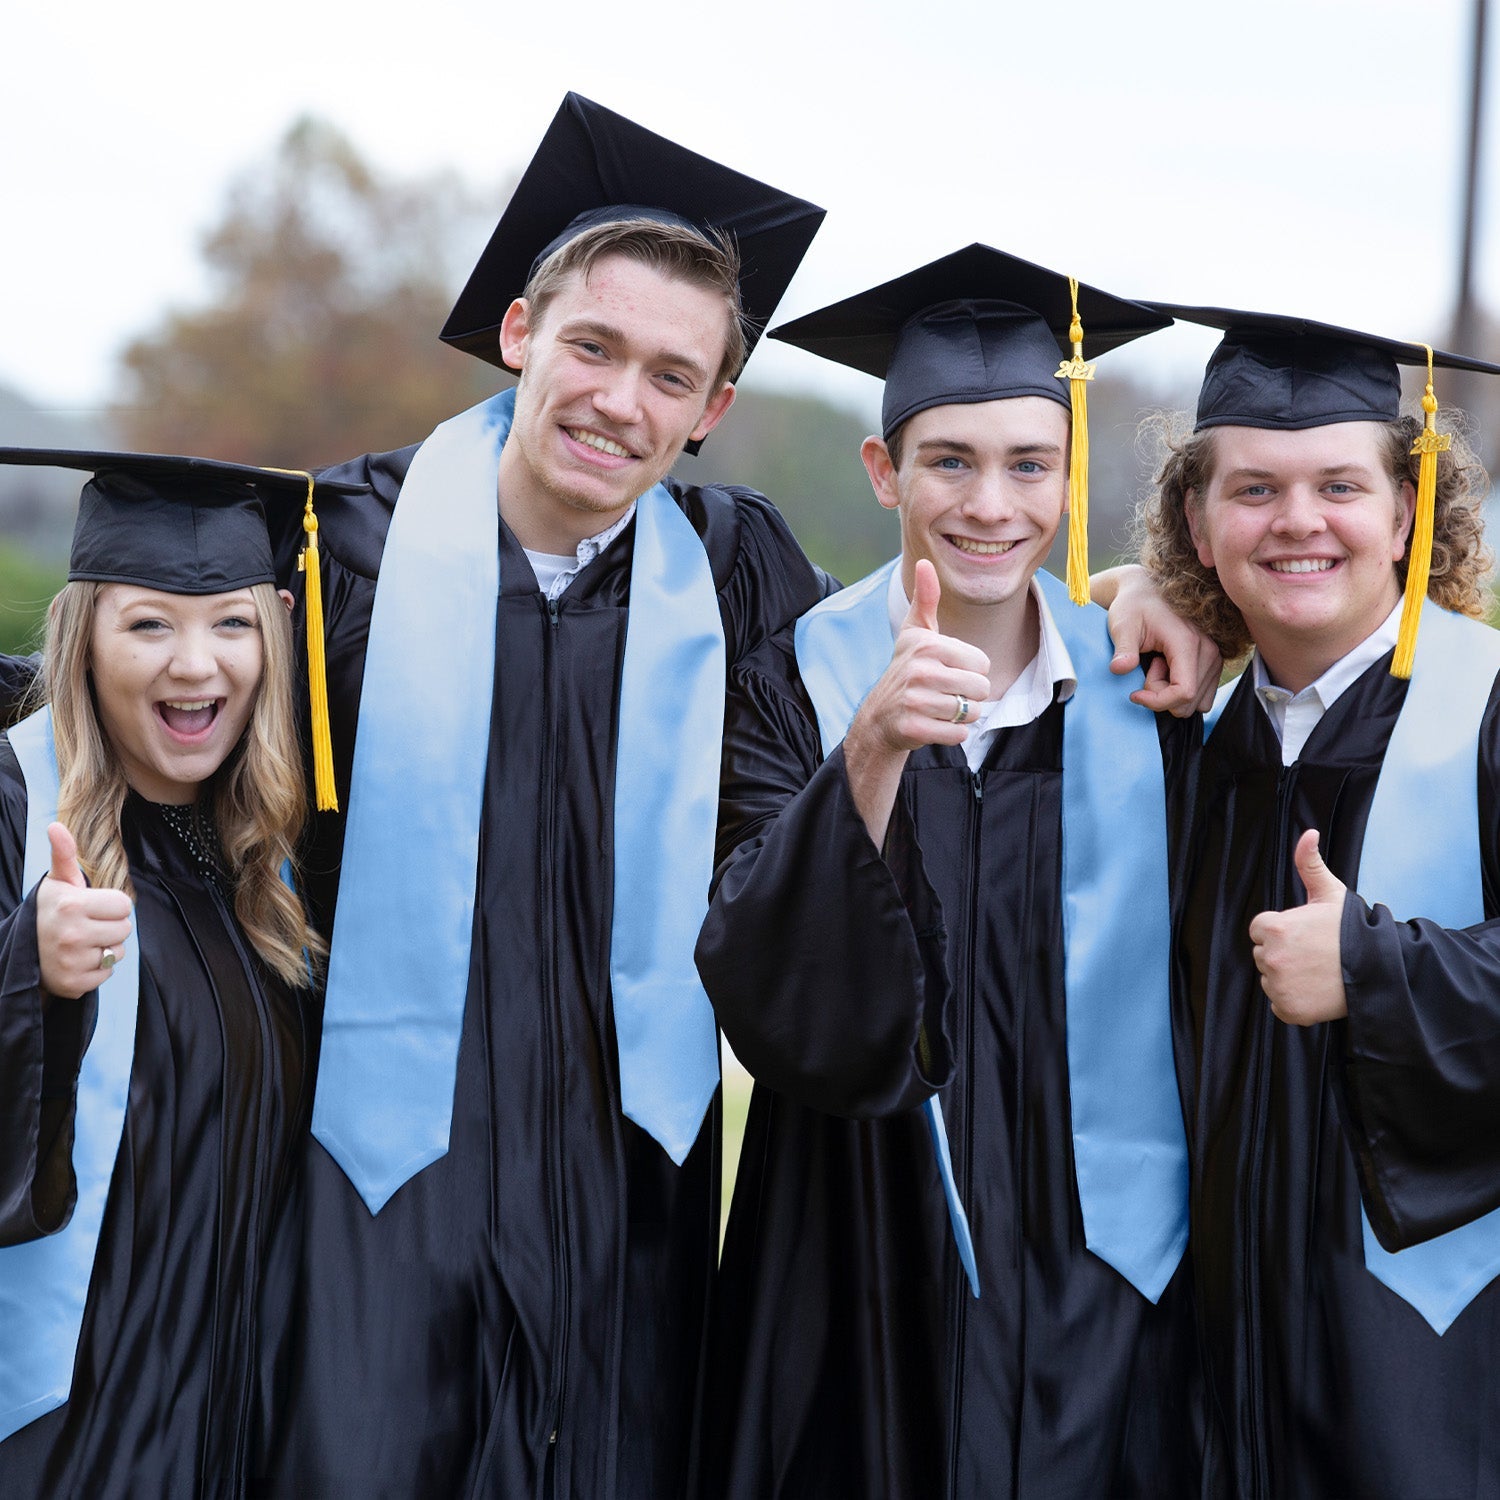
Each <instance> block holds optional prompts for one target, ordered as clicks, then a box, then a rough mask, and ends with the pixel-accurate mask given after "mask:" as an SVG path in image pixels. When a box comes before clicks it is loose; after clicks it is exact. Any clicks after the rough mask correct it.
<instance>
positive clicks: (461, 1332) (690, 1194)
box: [266, 450, 823, 1500]
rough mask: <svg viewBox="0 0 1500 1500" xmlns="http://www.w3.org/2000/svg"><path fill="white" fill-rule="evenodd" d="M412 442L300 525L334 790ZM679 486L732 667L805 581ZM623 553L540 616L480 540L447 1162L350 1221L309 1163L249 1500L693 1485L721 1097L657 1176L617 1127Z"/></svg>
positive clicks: (533, 598) (705, 492) (587, 573)
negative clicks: (460, 976) (319, 626)
mask: <svg viewBox="0 0 1500 1500" xmlns="http://www.w3.org/2000/svg"><path fill="white" fill-rule="evenodd" d="M412 451H413V450H405V451H403V452H401V453H397V454H393V455H382V456H375V457H371V458H367V459H365V460H359V461H356V462H355V463H353V464H351V465H349V466H347V467H346V468H345V469H343V470H340V471H337V474H338V477H340V478H344V477H350V478H354V479H360V480H365V479H368V480H369V481H370V482H371V483H372V484H373V485H374V487H375V493H374V495H372V496H356V497H353V499H352V500H346V501H338V502H335V503H334V504H332V505H324V506H322V507H320V515H321V519H322V531H321V536H322V541H323V546H324V549H325V557H326V559H327V560H326V563H325V569H324V595H325V600H326V601H327V605H328V619H329V650H328V660H329V693H330V698H331V701H332V728H333V743H334V746H335V751H336V754H337V755H338V757H339V764H338V781H339V786H340V790H341V792H342V791H344V790H346V789H347V786H348V766H349V761H350V758H351V755H352V750H353V743H354V728H355V723H356V716H357V708H358V698H359V693H360V686H361V679H362V672H363V658H364V643H365V637H366V630H367V627H368V621H369V614H370V607H371V602H372V599H373V595H374V576H375V574H376V572H377V571H378V567H379V558H380V550H381V547H382V545H383V542H384V534H385V527H386V524H387V523H388V519H389V514H390V509H391V507H392V505H393V504H394V499H395V496H396V493H397V491H398V489H399V485H400V481H401V478H402V476H403V475H404V473H405V471H406V467H407V465H408V464H409V462H410V460H411V454H412ZM674 493H675V495H676V496H677V498H678V501H679V503H680V504H681V505H682V506H683V509H684V511H685V512H686V514H687V515H688V517H689V518H690V519H691V520H692V522H693V524H694V525H695V527H696V528H697V529H698V531H699V532H700V534H702V535H704V536H705V538H706V542H707V549H708V552H709V556H710V559H711V562H712V564H713V570H714V577H715V580H716V583H717V584H718V587H719V600H720V606H721V610H722V615H723V621H724V628H725V633H726V641H727V646H728V652H729V659H730V661H731V662H733V661H734V660H735V659H736V658H737V657H738V655H739V654H740V653H741V652H742V651H743V650H744V649H746V648H747V647H748V646H750V645H753V644H755V643H756V642H758V641H759V640H760V639H762V638H763V637H764V635H765V634H766V633H767V630H768V628H770V627H773V626H779V625H780V624H781V623H783V622H784V621H786V620H787V619H790V618H792V617H794V616H795V615H796V614H798V613H800V612H801V611H802V610H804V609H806V608H807V607H808V606H809V605H811V604H812V603H813V602H815V600H816V599H817V598H818V597H819V596H820V594H821V592H822V589H823V580H822V578H821V575H819V574H816V573H815V571H814V570H813V568H812V567H811V565H810V564H809V563H808V562H807V561H806V559H805V558H804V557H803V556H802V554H801V552H800V550H798V548H797V546H796V544H795V542H794V541H793V540H792V537H791V534H790V532H789V531H788V530H787V528H786V525H785V523H784V522H783V521H782V520H781V518H780V516H779V515H778V514H777V513H776V511H775V510H774V508H772V507H771V506H770V505H769V504H768V503H767V502H766V501H765V500H764V499H762V498H761V497H760V496H758V495H754V494H752V493H750V492H748V491H742V490H734V491H728V490H722V489H696V488H694V489H686V488H681V487H676V488H674ZM633 539H634V527H633V526H631V527H628V528H627V529H626V532H625V533H623V534H622V535H621V536H620V537H619V538H617V539H616V541H615V542H614V543H613V544H612V545H611V546H609V547H608V548H607V549H606V550H605V551H604V552H603V553H602V554H601V555H600V556H599V557H598V558H597V559H596V560H595V561H594V562H593V563H592V564H591V565H590V566H589V567H588V568H586V569H585V570H584V571H583V573H581V574H580V575H579V577H578V578H577V579H575V580H574V582H573V583H572V584H571V585H570V586H569V588H568V589H567V591H566V592H565V593H564V594H563V595H562V596H561V598H560V599H559V600H558V602H557V603H556V605H555V606H553V607H550V608H549V606H548V603H547V600H546V599H545V598H544V596H542V595H541V594H540V593H539V592H538V591H537V587H536V581H535V578H534V577H533V575H532V573H531V570H530V567H529V565H528V564H527V562H526V558H525V554H524V553H523V552H522V551H521V550H520V548H519V547H518V546H517V545H516V543H515V540H514V538H513V537H512V536H511V535H510V533H509V531H508V529H506V528H503V527H502V541H501V563H500V578H501V597H500V600H499V606H498V611H497V620H496V625H495V629H496V632H497V645H496V660H495V696H494V704H495V707H494V713H493V717H492V721H491V729H490V751H489V761H488V768H487V771H486V785H485V800H484V811H483V821H482V825H481V836H480V854H479V875H478V891H479V894H478V900H477V903H476V910H475V922H474V946H473V961H472V970H471V977H470V984H469V994H468V1000H467V1003H466V1006H465V1011H464V1021H463V1030H462V1036H461V1041H460V1046H459V1058H458V1076H457V1082H456V1087H455V1099H454V1109H453V1123H452V1134H451V1144H450V1147H449V1151H448V1153H447V1155H445V1156H443V1157H442V1158H440V1159H439V1160H438V1161H436V1162H434V1163H433V1164H432V1165H430V1166H428V1167H426V1168H425V1169H424V1170H423V1171H421V1172H419V1173H418V1174H417V1175H416V1176H415V1177H414V1178H412V1179H411V1180H410V1181H408V1182H407V1183H406V1184H405V1185H404V1186H403V1187H401V1188H400V1189H399V1190H398V1191H397V1192H396V1193H395V1195H394V1196H393V1197H392V1198H391V1199H390V1201H389V1202H388V1203H387V1204H386V1205H385V1207H384V1208H382V1210H381V1212H380V1213H379V1215H378V1216H375V1217H373V1218H372V1217H371V1215H370V1212H369V1210H368V1209H367V1208H366V1207H365V1205H364V1203H363V1201H362V1200H361V1199H360V1198H359V1196H358V1194H357V1193H356V1192H355V1190H354V1188H353V1186H352V1185H351V1184H350V1183H349V1181H348V1180H347V1178H346V1177H345V1176H344V1174H343V1172H342V1170H341V1169H340V1168H339V1167H338V1166H337V1165H336V1164H335V1163H334V1161H333V1160H332V1158H331V1157H330V1156H328V1154H327V1153H326V1152H325V1151H324V1149H323V1147H322V1146H321V1145H320V1144H318V1143H317V1142H312V1143H311V1145H310V1152H309V1160H308V1176H307V1182H306V1187H307V1206H306V1215H307V1235H306V1252H305V1259H304V1265H303V1279H302V1292H301V1297H300V1304H299V1308H298V1315H299V1321H300V1335H299V1340H298V1345H297V1349H296V1354H295V1358H294V1359H293V1360H292V1361H291V1363H290V1365H289V1369H288V1374H287V1379H286V1382H285V1395H286V1398H287V1399H286V1402H285V1405H284V1408H283V1412H282V1417H281V1421H280V1423H279V1430H278V1431H277V1433H276V1440H275V1442H274V1444H273V1447H272V1451H271V1452H270V1453H268V1455H267V1456H266V1470H267V1479H266V1490H267V1492H268V1493H274V1494H277V1495H285V1496H296V1497H299V1500H300V1497H311V1496H339V1497H350V1500H352V1497H358V1500H373V1497H377V1496H391V1497H401V1500H407V1497H412V1496H419V1495H420V1496H443V1497H447V1496H466V1497H467V1496H475V1497H478V1496H504V1497H507V1500H510V1497H520V1496H533V1495H537V1496H539V1495H543V1494H556V1495H559V1496H564V1495H566V1496H579V1497H590V1500H592V1497H602V1496H611V1497H616V1496H619V1497H625V1496H638V1497H642V1500H669V1497H672V1496H676V1495H680V1494H683V1493H685V1492H686V1491H687V1489H688V1487H689V1483H690V1479H689V1475H690V1471H691V1466H692V1464H693V1462H694V1452H695V1445H696V1441H697V1417H698V1408H699V1394H700V1382H701V1377H702V1361H703V1348H704V1343H705V1338H706V1333H705V1325H706V1317H707V1307H708V1299H709V1288H710V1280H711V1277H712V1273H713V1269H714V1261H715V1254H716V1247H717V1234H718V1213H719V1208H718V1198H719V1185H718V1173H719V1131H720V1121H719V1111H718V1108H717V1105H715V1107H714V1109H713V1110H712V1112H711V1114H710V1116H709V1118H708V1119H707V1120H706V1121H705V1123H704V1127H703V1131H702V1134H701V1136H700V1138H699V1140H698V1143H697V1145H696V1146H695V1147H694V1149H693V1151H692V1152H691V1153H690V1155H689V1156H688V1158H687V1160H686V1162H685V1163H684V1164H683V1166H681V1167H676V1166H674V1165H673V1164H672V1162H671V1160H670V1158H669V1157H668V1156H667V1155H666V1153H665V1152H664V1151H663V1150H662V1149H661V1147H660V1146H659V1145H658V1144H657V1143H656V1142H655V1141H654V1140H652V1139H651V1138H650V1137H649V1136H648V1135H646V1134H645V1133H644V1132H643V1131H641V1130H639V1129H638V1128H637V1127H636V1126H635V1125H634V1124H632V1123H631V1122H629V1121H627V1120H626V1119H625V1118H624V1116H623V1115H622V1114H621V1112H620V1092H619V1078H618V1066H617V1059H616V1051H615V1038H614V1030H613V1020H612V1015H611V1010H610V988H609V937H610V920H611V908H612V889H613V870H612V859H611V850H612V840H611V834H610V829H611V820H612V803H613V796H614V752H615V742H616V715H617V701H618V694H619V676H620V669H621V665H622V661H623V652H624V643H625V627H626V619H627V606H628V604H629V598H630V561H631V548H632V543H633ZM289 540H290V541H291V542H295V541H296V538H295V537H293V538H291V539H289ZM487 625H488V622H485V627H484V628H487ZM476 628H480V623H479V622H476ZM412 644H413V649H414V650H430V651H433V652H443V651H451V650H461V649H463V643H462V642H454V641H431V642H413V643H412ZM318 825H319V832H320V834H321V835H322V836H323V837H324V838H325V839H326V840H327V841H328V842H327V846H326V847H324V848H322V849H320V850H314V852H313V854H312V856H311V857H310V860H309V864H310V867H311V874H310V879H311V882H312V886H313V890H314V894H315V895H317V894H319V893H321V896H322V900H323V903H324V907H325V909H327V906H328V902H329V901H330V900H331V897H332V894H333V878H332V877H333V876H335V875H336V868H335V861H336V842H337V838H338V837H339V836H340V833H341V829H340V825H339V820H337V819H334V818H329V817H321V818H319V819H318ZM320 874H321V875H322V876H325V877H329V878H326V879H321V880H320Z"/></svg>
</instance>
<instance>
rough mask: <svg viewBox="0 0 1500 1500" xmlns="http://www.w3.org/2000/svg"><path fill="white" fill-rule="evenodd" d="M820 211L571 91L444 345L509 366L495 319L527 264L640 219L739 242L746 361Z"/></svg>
mask: <svg viewBox="0 0 1500 1500" xmlns="http://www.w3.org/2000/svg"><path fill="white" fill-rule="evenodd" d="M823 213H824V210H823V209H821V208H819V207H818V206H817V205H816V204H813V203H808V202H805V201H804V200H803V199H801V198H793V197H792V196H791V195H790V194H787V193H783V192H781V191H780V190H779V189H777V188H773V187H768V186H767V185H766V184H765V183H763V182H757V181H756V180H755V178H753V177H746V176H745V175H744V174H743V173H741V172H735V171H732V170H731V169H730V168H728V167H725V166H721V165H720V164H719V163H718V162H716V161H710V160H709V158H708V157H706V156H699V155H698V153H697V152H695V151H689V150H687V149H686V147H683V146H679V145H677V144H676V143H675V142H673V141H669V140H667V139H666V138H665V137H664V136H660V135H656V134H655V133H654V132H652V131H650V130H646V129H644V128H643V127H642V126H640V125H637V124H635V122H634V121H632V120H627V119H626V118H625V117H624V116H623V115H617V114H615V113H614V111H613V110H608V109H605V108H604V107H603V106H602V105H599V104H595V103H594V102H593V100H591V99H585V98H584V97H583V96H582V95H581V94H568V95H567V96H566V97H565V98H564V99H563V102H562V106H561V107H560V108H559V109H558V111H557V114H556V116H555V117H554V118H553V121H552V124H551V125H550V126H548V128H547V133H546V135H544V136H543V137H542V143H541V145H540V146H538V147H537V151H536V155H535V156H533V157H532V159H531V164H530V165H529V166H528V167H527V168H526V171H525V173H524V174H523V175H522V177H521V180H520V182H519V183H517V185H516V190H515V192H514V193H513V194H512V195H511V199H510V202H509V204H507V205H506V209H505V212H504V213H503V214H502V215H501V216H500V222H499V224H498V225H496V226H495V232H494V234H492V235H491V236H490V242H489V244H488V245H486V246H485V250H484V254H483V255H481V256H480V257H479V263H478V264H477V265H476V266H475V267H474V270H473V273H472V274H471V275H470V277H469V281H468V285H467V286H465V287H464V289H463V291H462V292H461V293H460V294H459V298H458V301H457V302H456V303H455V304H454V307H453V311H452V312H451V313H450V314H449V315H448V321H447V323H446V324H444V326H443V332H442V338H443V341H444V342H445V343H449V344H452V345H454V346H455V347H456V348H459V349H464V350H467V351H468V352H469V353H470V354H474V355H477V356H478V357H479V358H480V359H482V360H486V361H487V362H488V363H490V364H492V365H499V366H500V368H501V369H510V368H511V367H510V366H509V365H507V364H506V363H505V361H504V359H503V358H502V357H501V354H500V343H499V331H500V323H501V320H502V319H503V318H504V316H505V310H506V309H507V308H508V307H509V306H510V304H511V303H512V302H514V301H515V300H516V298H517V297H519V296H520V295H521V294H522V292H523V291H524V290H525V289H526V285H527V283H528V282H529V281H530V280H531V276H532V273H533V272H534V271H535V270H536V269H537V267H538V266H540V265H541V264H542V262H543V261H545V260H546V259H547V257H548V256H549V255H551V254H552V253H553V252H554V251H556V250H559V249H561V248H562V246H563V245H565V244H567V242H568V241H569V240H571V239H573V238H574V237H575V236H576V235H578V234H580V233H582V232H583V231H584V230H585V229H589V228H591V227H593V226H594V225H595V224H607V223H615V222H617V221H619V220H622V219H639V218H645V219H656V220H658V221H661V222H665V223H672V224H679V225H686V226H688V227H690V228H693V229H696V230H698V231H699V232H705V231H713V230H717V231H719V232H721V233H724V234H727V235H729V236H730V237H731V238H732V239H733V240H734V241H735V243H736V244H737V245H738V247H739V254H740V305H741V309H742V318H741V321H742V323H743V324H744V328H745V338H746V346H745V354H746V357H747V358H748V357H749V354H750V351H751V350H752V349H753V348H754V347H755V344H756V342H757V341H758V340H759V338H760V334H761V330H762V329H763V328H764V327H765V326H766V324H767V323H768V322H769V321H770V318H771V314H772V313H773V312H775V311H776V304H777V303H778V302H779V301H780V300H781V296H782V293H783V292H785V291H786V288H787V283H788V282H790V281H791V279H792V276H793V274H794V273H795V271H796V269H797V267H798V266H799V265H800V264H801V262H802V257H803V256H804V255H805V254H806V253H807V247H808V246H809V245H810V244H811V243H812V238H813V235H815V234H816V233H817V231H818V226H819V225H820V224H821V223H822V222H823ZM512 373H516V372H514V371H512ZM734 375H735V376H736V377H738V375H739V371H735V372H734Z"/></svg>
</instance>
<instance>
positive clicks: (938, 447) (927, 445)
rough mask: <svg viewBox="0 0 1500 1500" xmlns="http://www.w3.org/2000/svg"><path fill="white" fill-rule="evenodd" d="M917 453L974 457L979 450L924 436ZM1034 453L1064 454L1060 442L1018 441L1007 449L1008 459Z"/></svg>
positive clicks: (1050, 455) (971, 445)
mask: <svg viewBox="0 0 1500 1500" xmlns="http://www.w3.org/2000/svg"><path fill="white" fill-rule="evenodd" d="M915 451H916V452H917V453H953V454H957V455H959V456H960V457H963V458H972V457H974V455H975V454H976V453H977V452H978V449H976V448H975V446H974V445H973V443H963V442H959V441H958V440H957V439H954V438H942V437H935V438H924V439H923V440H922V441H921V442H920V443H918V444H917V446H916V450H915ZM1033 454H1037V455H1042V456H1045V457H1049V458H1058V457H1061V455H1062V445H1061V444H1059V443H1016V444H1014V445H1013V446H1011V447H1009V448H1007V449H1006V450H1005V457H1006V458H1007V459H1016V458H1027V457H1030V456H1031V455H1033Z"/></svg>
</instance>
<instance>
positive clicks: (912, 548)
mask: <svg viewBox="0 0 1500 1500" xmlns="http://www.w3.org/2000/svg"><path fill="white" fill-rule="evenodd" d="M899 447H900V454H901V464H900V467H899V468H895V467H893V466H892V465H891V462H890V456H889V452H888V450H887V449H886V446H885V444H884V443H882V442H881V441H880V440H879V439H878V438H867V439H866V440H865V446H864V450H863V454H862V456H863V457H864V460H865V467H866V468H867V469H868V470H869V474H870V482H871V483H872V484H873V485H874V486H875V493H876V495H877V496H878V497H879V499H880V503H881V504H882V505H884V506H886V507H888V508H892V509H896V510H899V512H900V515H901V567H902V576H903V581H904V582H905V584H906V592H907V596H908V597H910V596H911V592H912V576H913V573H914V571H915V568H916V565H917V559H918V558H921V557H925V558H928V559H930V560H931V562H932V564H933V566H934V567H935V568H936V569H937V575H938V583H939V585H940V586H941V588H942V601H941V604H940V605H939V618H940V619H941V620H942V621H944V624H945V629H947V630H949V631H950V633H953V634H961V635H963V636H964V637H965V638H966V639H969V640H975V639H978V638H980V637H982V636H986V635H990V634H991V633H992V632H993V631H994V629H995V626H996V623H997V621H996V618H995V617H994V616H993V612H994V611H996V610H997V609H998V610H999V611H1000V612H1001V613H1002V614H1004V615H1006V616H1007V617H1008V616H1010V615H1014V616H1015V617H1016V620H1017V621H1019V620H1020V619H1021V618H1022V617H1023V615H1024V609H1025V602H1026V595H1027V590H1028V587H1029V585H1030V583H1031V578H1032V575H1033V574H1034V573H1035V572H1036V570H1037V569H1038V568H1039V567H1040V566H1041V564H1042V560H1043V559H1044V558H1045V557H1046V555H1047V552H1048V549H1049V548H1050V547H1051V546H1052V541H1053V538H1054V537H1056V535H1057V528H1058V525H1059V523H1060V522H1061V520H1062V515H1063V512H1064V510H1065V509H1066V504H1067V488H1068V412H1067V408H1066V407H1064V406H1062V405H1061V404H1060V403H1058V402H1056V401H1048V400H1046V399H1045V398H1044V397H1041V396H1016V397H1011V398H1009V399H1007V400H1003V401H981V402H975V403H974V404H972V405H954V406H932V407H928V408H927V410H926V411H919V412H918V413H917V414H916V415H915V416H913V417H910V418H908V420H907V421H906V422H905V423H904V424H903V425H902V428H901V441H900V445H899ZM975 610H983V611H986V612H987V614H989V615H990V618H988V620H987V622H986V623H985V624H984V625H983V626H980V625H979V623H978V621H977V620H974V619H965V618H964V617H965V616H968V615H970V614H971V612H972V611H975Z"/></svg>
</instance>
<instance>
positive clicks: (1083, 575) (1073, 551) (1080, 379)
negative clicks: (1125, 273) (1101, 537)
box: [1057, 276, 1094, 604]
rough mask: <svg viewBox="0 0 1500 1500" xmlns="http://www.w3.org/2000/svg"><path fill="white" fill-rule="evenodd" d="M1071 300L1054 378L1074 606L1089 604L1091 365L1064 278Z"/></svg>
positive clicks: (1071, 280)
mask: <svg viewBox="0 0 1500 1500" xmlns="http://www.w3.org/2000/svg"><path fill="white" fill-rule="evenodd" d="M1068 288H1069V290H1070V292H1071V293H1072V297H1073V321H1072V324H1071V326H1070V327H1069V329H1068V338H1069V340H1070V341H1071V342H1072V345H1073V357H1072V359H1065V360H1063V362H1062V363H1061V364H1060V365H1059V366H1058V367H1057V378H1058V379H1059V380H1066V381H1067V382H1068V404H1069V406H1070V408H1071V410H1072V417H1073V422H1072V427H1073V437H1072V442H1071V445H1070V448H1069V453H1068V597H1069V598H1070V599H1071V600H1072V601H1073V603H1074V604H1087V603H1088V602H1089V395H1088V386H1087V384H1085V382H1086V381H1090V380H1092V379H1093V378H1094V366H1093V365H1091V364H1088V363H1087V362H1086V361H1085V360H1084V357H1083V322H1082V320H1081V319H1080V318H1079V316H1078V278H1077V277H1076V276H1070V277H1068Z"/></svg>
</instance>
